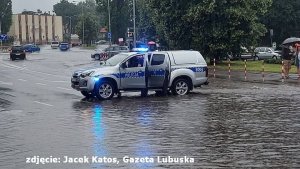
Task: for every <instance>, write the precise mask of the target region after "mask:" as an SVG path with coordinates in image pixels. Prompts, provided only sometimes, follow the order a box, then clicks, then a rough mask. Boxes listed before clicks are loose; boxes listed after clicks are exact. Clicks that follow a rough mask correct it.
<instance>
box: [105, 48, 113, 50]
mask: <svg viewBox="0 0 300 169" xmlns="http://www.w3.org/2000/svg"><path fill="white" fill-rule="evenodd" d="M112 49H113V48H106V49H105V51H112Z"/></svg>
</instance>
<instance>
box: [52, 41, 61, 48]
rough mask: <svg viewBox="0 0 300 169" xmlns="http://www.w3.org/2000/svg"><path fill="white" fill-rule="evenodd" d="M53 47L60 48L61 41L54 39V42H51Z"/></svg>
mask: <svg viewBox="0 0 300 169" xmlns="http://www.w3.org/2000/svg"><path fill="white" fill-rule="evenodd" d="M51 48H52V49H57V48H59V42H58V41H52V42H51Z"/></svg>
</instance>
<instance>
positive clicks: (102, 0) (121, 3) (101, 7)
mask: <svg viewBox="0 0 300 169" xmlns="http://www.w3.org/2000/svg"><path fill="white" fill-rule="evenodd" d="M109 1H110V15H111V32H112V41H113V42H117V41H118V38H125V35H126V32H127V28H128V27H129V26H130V14H131V13H132V6H131V5H132V3H131V1H132V0H109ZM96 3H97V10H98V12H99V13H100V14H101V15H103V16H105V18H106V20H105V26H106V27H107V28H108V1H107V0H96Z"/></svg>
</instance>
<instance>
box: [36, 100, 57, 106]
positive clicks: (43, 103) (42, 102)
mask: <svg viewBox="0 0 300 169" xmlns="http://www.w3.org/2000/svg"><path fill="white" fill-rule="evenodd" d="M34 103H38V104H42V105H45V106H49V107H53V105H51V104H47V103H43V102H39V101H34Z"/></svg>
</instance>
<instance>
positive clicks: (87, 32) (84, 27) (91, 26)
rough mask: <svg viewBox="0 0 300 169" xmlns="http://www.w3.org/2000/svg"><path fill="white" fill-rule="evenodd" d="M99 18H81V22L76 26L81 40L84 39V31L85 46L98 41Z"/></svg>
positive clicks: (87, 16) (88, 16) (89, 16)
mask: <svg viewBox="0 0 300 169" xmlns="http://www.w3.org/2000/svg"><path fill="white" fill-rule="evenodd" d="M96 20H97V17H96V16H93V15H88V14H86V15H83V16H81V17H80V20H79V22H78V23H77V25H76V32H77V34H78V36H79V38H80V39H83V38H82V37H83V31H84V42H83V44H90V42H91V41H94V40H96V39H97V36H96V35H97V32H98V27H99V24H98V23H97V21H96Z"/></svg>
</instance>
